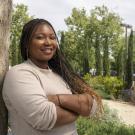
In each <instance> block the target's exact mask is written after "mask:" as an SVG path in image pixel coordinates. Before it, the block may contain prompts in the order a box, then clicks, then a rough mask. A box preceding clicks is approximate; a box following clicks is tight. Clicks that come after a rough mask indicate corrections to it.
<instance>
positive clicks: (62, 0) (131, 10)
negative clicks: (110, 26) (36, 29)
mask: <svg viewBox="0 0 135 135" xmlns="http://www.w3.org/2000/svg"><path fill="white" fill-rule="evenodd" d="M13 3H14V4H20V3H23V4H25V5H27V6H28V13H29V15H30V16H33V15H34V16H35V18H43V19H46V20H48V21H49V22H51V24H52V25H53V26H54V28H55V30H56V31H59V30H67V27H66V24H65V22H64V19H66V18H67V17H69V16H70V15H71V13H72V9H73V8H74V7H76V8H79V9H81V8H84V9H86V10H87V12H88V13H89V12H90V10H91V9H94V8H95V6H102V5H105V6H107V7H108V8H109V10H110V11H113V12H115V13H117V14H119V15H120V17H121V18H123V23H126V24H130V25H132V26H133V27H135V6H134V5H135V0H13Z"/></svg>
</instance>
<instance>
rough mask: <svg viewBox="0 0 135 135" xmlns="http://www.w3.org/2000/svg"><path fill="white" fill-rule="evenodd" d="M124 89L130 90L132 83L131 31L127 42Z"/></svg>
mask: <svg viewBox="0 0 135 135" xmlns="http://www.w3.org/2000/svg"><path fill="white" fill-rule="evenodd" d="M125 81H126V88H127V89H130V88H131V86H132V81H133V30H131V33H130V37H129V42H128V56H127V62H126V76H125Z"/></svg>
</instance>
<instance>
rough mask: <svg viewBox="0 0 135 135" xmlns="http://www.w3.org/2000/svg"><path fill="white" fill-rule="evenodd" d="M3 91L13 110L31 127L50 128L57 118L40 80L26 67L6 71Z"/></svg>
mask: <svg viewBox="0 0 135 135" xmlns="http://www.w3.org/2000/svg"><path fill="white" fill-rule="evenodd" d="M3 93H4V94H5V96H7V98H8V100H9V102H10V103H11V105H12V107H13V108H14V109H15V111H16V112H17V113H18V115H20V117H22V118H23V119H24V120H25V121H26V122H27V123H29V124H30V125H31V126H32V127H33V128H35V129H39V130H50V129H51V128H53V127H54V125H55V123H56V120H57V113H56V106H55V104H54V103H52V102H49V101H48V99H47V96H46V93H45V91H44V90H43V88H42V86H41V83H40V80H39V78H38V76H37V75H35V73H33V72H32V71H31V70H27V69H17V70H11V71H9V72H8V73H7V75H6V78H5V81H4V86H3Z"/></svg>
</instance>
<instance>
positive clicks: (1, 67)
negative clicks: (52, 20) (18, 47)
mask: <svg viewBox="0 0 135 135" xmlns="http://www.w3.org/2000/svg"><path fill="white" fill-rule="evenodd" d="M11 9H12V0H0V135H7V127H8V119H7V118H8V117H7V110H6V107H5V104H4V102H3V99H2V86H3V79H4V76H5V73H6V71H7V69H8V48H9V29H10V21H11Z"/></svg>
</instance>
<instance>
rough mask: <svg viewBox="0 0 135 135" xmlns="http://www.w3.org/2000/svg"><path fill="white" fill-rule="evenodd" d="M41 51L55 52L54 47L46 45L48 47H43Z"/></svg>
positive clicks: (46, 52)
mask: <svg viewBox="0 0 135 135" xmlns="http://www.w3.org/2000/svg"><path fill="white" fill-rule="evenodd" d="M41 51H42V52H43V53H45V54H51V53H52V52H53V48H50V47H46V48H42V49H41Z"/></svg>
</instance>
